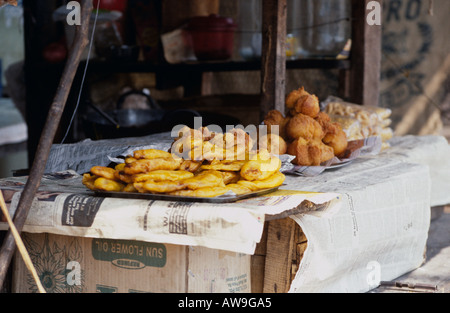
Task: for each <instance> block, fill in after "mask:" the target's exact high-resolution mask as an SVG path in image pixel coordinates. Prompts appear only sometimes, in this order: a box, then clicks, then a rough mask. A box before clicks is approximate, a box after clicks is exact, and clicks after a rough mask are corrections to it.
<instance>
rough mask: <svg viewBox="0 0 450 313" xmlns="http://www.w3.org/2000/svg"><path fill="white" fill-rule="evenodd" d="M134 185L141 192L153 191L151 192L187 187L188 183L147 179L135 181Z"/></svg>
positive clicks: (166, 191) (163, 191)
mask: <svg viewBox="0 0 450 313" xmlns="http://www.w3.org/2000/svg"><path fill="white" fill-rule="evenodd" d="M133 186H134V187H135V188H136V189H137V190H138V191H139V192H151V193H168V192H172V191H177V190H182V189H185V188H186V185H185V184H184V183H183V182H182V181H169V180H166V181H153V180H147V181H144V182H139V183H134V184H133Z"/></svg>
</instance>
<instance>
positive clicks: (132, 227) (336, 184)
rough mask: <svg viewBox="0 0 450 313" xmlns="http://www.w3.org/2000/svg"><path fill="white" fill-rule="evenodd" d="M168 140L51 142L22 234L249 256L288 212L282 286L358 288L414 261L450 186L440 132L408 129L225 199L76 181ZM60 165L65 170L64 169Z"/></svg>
mask: <svg viewBox="0 0 450 313" xmlns="http://www.w3.org/2000/svg"><path fill="white" fill-rule="evenodd" d="M171 142H172V140H171V139H170V135H168V134H160V135H156V136H154V135H152V136H148V137H142V138H131V139H130V138H127V139H126V140H113V141H111V142H110V141H104V142H103V141H99V142H95V144H94V142H82V143H79V144H74V145H62V146H58V145H55V146H54V147H53V148H52V153H53V155H52V156H51V158H50V162H49V164H47V172H48V173H52V174H49V175H46V176H44V179H43V184H41V188H40V193H38V195H37V197H38V199H37V200H36V201H35V202H33V206H32V208H31V212H30V215H29V217H28V219H27V222H26V226H25V231H28V232H44V231H45V232H47V231H48V232H52V233H60V234H67V235H73V236H90V237H108V238H120V239H135V240H150V241H155V242H165V243H174V244H182V245H202V246H205V247H209V248H215V249H222V250H231V251H236V252H241V253H247V254H253V253H254V248H255V245H256V243H257V242H259V240H260V238H261V234H262V231H263V226H264V222H265V221H266V220H269V219H271V218H281V217H284V216H290V217H291V218H293V219H294V220H295V221H296V222H297V223H298V224H299V225H300V227H301V228H302V230H303V232H304V233H305V235H306V237H307V240H308V246H307V249H306V251H305V253H304V256H303V259H302V261H301V264H300V266H299V269H298V271H297V274H296V275H295V279H294V280H293V282H292V284H291V289H290V291H291V292H365V291H368V290H370V289H372V288H375V287H377V283H379V281H382V280H392V279H395V278H396V277H399V276H401V275H403V274H405V273H406V272H409V271H411V270H413V269H415V268H417V267H419V266H420V265H421V264H422V262H423V261H424V249H425V247H426V240H427V236H428V230H429V223H430V205H431V203H438V202H443V201H447V200H448V196H447V195H444V194H443V193H444V192H443V191H444V190H450V182H449V181H448V177H447V176H446V175H444V174H441V175H438V174H437V172H439V169H440V168H444V169H447V168H448V162H450V158H449V157H448V144H444V142H443V141H442V139H441V138H440V137H428V138H424V137H415V136H413V137H408V138H399V139H396V140H393V141H392V142H391V143H390V144H391V148H389V149H387V150H385V151H382V152H381V153H379V154H378V155H375V156H360V157H358V158H356V159H354V160H353V161H352V162H351V163H350V164H348V165H346V166H343V167H340V168H327V169H325V170H324V171H323V172H321V173H320V175H316V176H309V177H307V176H299V175H292V174H287V175H286V180H285V183H284V184H283V186H281V187H280V189H279V190H278V191H277V192H275V193H273V194H271V195H267V196H263V197H258V198H253V199H248V200H242V201H239V202H237V203H231V204H208V203H196V202H194V203H186V202H168V201H152V200H135V199H132V200H130V199H112V198H96V197H94V196H93V195H92V194H91V195H90V194H88V193H87V192H88V191H86V189H83V190H82V188H83V186H80V185H79V184H78V185H77V183H76V180H78V179H80V176H79V175H80V174H81V173H83V172H85V171H87V170H89V168H90V166H92V165H98V164H108V162H110V161H111V159H110V158H108V157H107V156H106V155H109V156H110V157H111V156H118V155H121V154H123V153H128V151H130V149H132V150H133V149H137V148H138V147H142V146H153V147H157V148H163V147H164V146H165V147H168V146H169V145H170V143H171ZM430 147H433V149H431V148H430ZM391 149H392V150H391ZM76 153H79V154H83V153H84V154H83V156H82V157H79V156H76V155H74V154H76ZM85 154H88V155H87V156H86V155H85ZM56 155H58V157H57V156H56ZM285 162H288V159H287V160H285ZM68 164H71V166H69V167H68ZM441 166H442V167H441ZM67 168H71V169H73V171H64V169H67ZM433 173H434V174H433ZM447 173H448V171H447ZM61 178H63V179H61ZM21 179H22V182H20V180H21ZM23 179H24V178H23V177H17V178H9V179H6V180H0V188H2V189H3V191H5V190H6V189H8V190H9V191H10V196H9V204H10V211H14V208H15V207H16V205H17V201H18V197H19V193H20V190H21V187H22V186H21V184H23ZM61 186H64V188H65V189H64V191H61ZM436 186H439V188H436ZM71 188H74V189H71ZM55 189H56V190H57V192H55V191H54V190H55ZM432 189H438V191H437V190H432ZM11 190H12V191H14V192H15V193H14V192H13V193H12V195H11ZM433 191H436V192H433ZM48 199H52V200H50V201H49V200H48ZM310 204H313V209H312V210H310V207H311V206H310Z"/></svg>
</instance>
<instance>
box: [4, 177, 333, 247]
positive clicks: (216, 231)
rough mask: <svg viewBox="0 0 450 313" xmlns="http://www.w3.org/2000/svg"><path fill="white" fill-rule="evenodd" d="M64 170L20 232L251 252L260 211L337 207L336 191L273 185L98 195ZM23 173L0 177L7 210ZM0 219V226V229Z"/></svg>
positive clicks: (329, 211)
mask: <svg viewBox="0 0 450 313" xmlns="http://www.w3.org/2000/svg"><path fill="white" fill-rule="evenodd" d="M81 179H82V176H81V175H80V174H78V173H76V172H75V171H72V170H68V171H64V172H56V173H51V174H45V175H44V176H43V178H42V181H41V184H40V187H39V191H38V192H37V194H36V197H35V199H34V201H33V203H32V206H31V209H30V213H29V215H28V217H27V220H26V223H25V226H24V231H25V232H30V233H45V232H48V233H54V234H60V235H70V236H85V237H96V238H110V239H127V240H141V241H148V242H162V243H172V244H179V245H191V246H197V245H199V246H204V247H208V248H214V249H221V250H229V251H234V252H240V253H246V254H253V253H254V251H255V248H256V244H257V243H258V242H259V241H260V239H261V235H262V231H263V227H264V222H265V219H266V216H271V217H272V218H276V217H277V216H281V215H280V214H282V213H283V212H285V211H289V212H305V213H308V214H314V215H316V216H328V215H333V214H335V213H336V212H338V211H339V207H340V202H341V196H340V195H339V194H336V193H309V192H307V193H305V192H301V191H293V192H291V191H288V190H284V191H282V190H279V191H276V192H274V193H271V194H267V195H264V196H260V197H255V198H250V199H245V200H240V201H238V202H235V203H219V204H217V203H200V202H187V201H183V200H182V199H180V201H162V200H151V199H130V198H109V197H99V196H96V194H95V193H94V192H92V191H90V190H88V189H87V188H86V187H85V186H84V185H83V184H82V182H81ZM26 180H27V177H12V178H6V179H1V180H0V189H2V191H3V193H4V194H5V199H6V202H7V204H8V207H9V211H10V214H11V215H13V214H14V211H15V209H16V208H17V204H18V201H19V199H20V195H21V191H22V190H23V187H24V185H25V183H26ZM5 227H6V224H0V229H6V228H5Z"/></svg>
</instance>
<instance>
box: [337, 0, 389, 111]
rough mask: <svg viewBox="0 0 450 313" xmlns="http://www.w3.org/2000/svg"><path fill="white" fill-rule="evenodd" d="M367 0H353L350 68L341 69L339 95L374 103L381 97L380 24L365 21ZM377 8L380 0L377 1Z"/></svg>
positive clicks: (381, 0)
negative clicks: (370, 23)
mask: <svg viewBox="0 0 450 313" xmlns="http://www.w3.org/2000/svg"><path fill="white" fill-rule="evenodd" d="M369 2H371V1H370V0H352V50H351V55H350V58H351V64H352V65H351V68H350V70H346V71H342V72H341V83H342V86H344V88H342V90H341V92H340V94H341V96H343V97H344V98H346V99H347V100H349V101H351V102H354V103H358V104H367V105H374V106H377V105H378V104H379V98H380V69H381V25H369V24H368V23H367V21H366V16H367V13H368V11H367V5H368V4H369ZM376 2H378V3H379V5H380V7H382V5H383V0H376Z"/></svg>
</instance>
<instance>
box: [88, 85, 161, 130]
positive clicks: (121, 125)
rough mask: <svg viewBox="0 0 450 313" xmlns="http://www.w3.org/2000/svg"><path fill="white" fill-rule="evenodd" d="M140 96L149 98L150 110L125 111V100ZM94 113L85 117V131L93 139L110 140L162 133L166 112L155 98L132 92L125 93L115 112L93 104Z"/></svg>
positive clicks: (140, 92)
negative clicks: (133, 95) (132, 96)
mask: <svg viewBox="0 0 450 313" xmlns="http://www.w3.org/2000/svg"><path fill="white" fill-rule="evenodd" d="M132 94H139V95H143V96H145V97H146V98H147V102H148V105H149V109H124V108H123V107H122V106H123V104H124V102H125V99H126V98H127V97H128V96H130V95H132ZM88 105H89V107H91V108H92V109H93V111H91V112H89V113H87V114H85V116H84V121H83V122H84V123H83V124H84V125H83V126H84V130H85V133H86V136H87V137H89V138H91V139H110V138H121V137H135V136H144V135H148V134H153V133H157V132H160V131H161V127H162V119H163V117H164V115H165V112H164V111H163V110H162V109H160V108H159V107H158V105H157V104H156V103H155V101H154V100H153V98H152V97H151V96H150V95H148V94H146V93H144V92H142V91H136V90H132V91H129V92H126V93H124V94H123V95H121V96H120V98H119V100H118V101H117V106H116V107H117V108H116V109H115V110H108V111H103V110H101V109H100V108H99V107H97V106H96V105H94V104H93V103H91V102H88Z"/></svg>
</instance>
